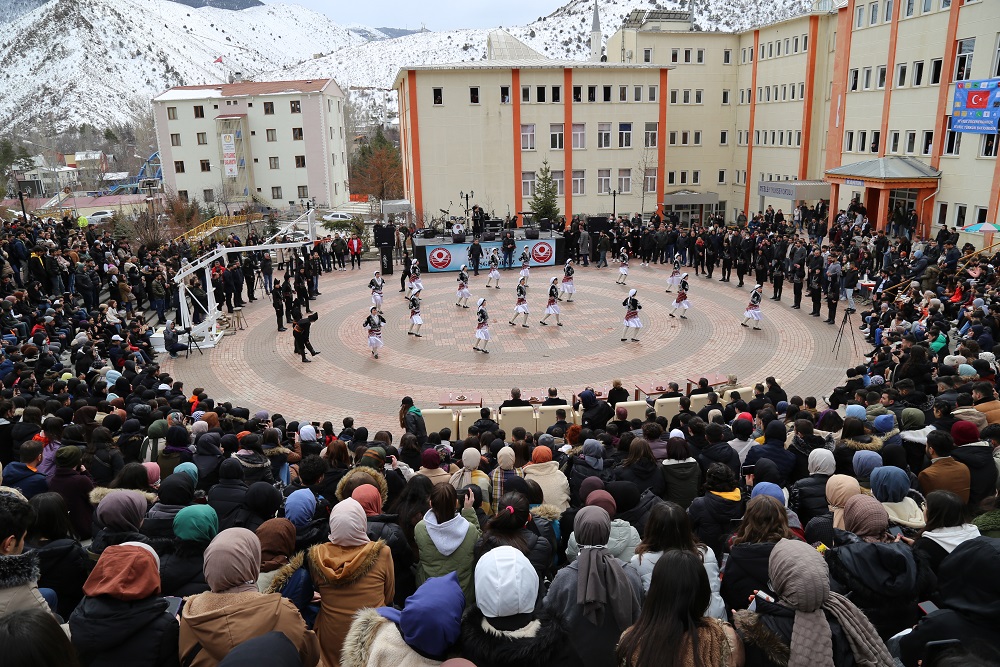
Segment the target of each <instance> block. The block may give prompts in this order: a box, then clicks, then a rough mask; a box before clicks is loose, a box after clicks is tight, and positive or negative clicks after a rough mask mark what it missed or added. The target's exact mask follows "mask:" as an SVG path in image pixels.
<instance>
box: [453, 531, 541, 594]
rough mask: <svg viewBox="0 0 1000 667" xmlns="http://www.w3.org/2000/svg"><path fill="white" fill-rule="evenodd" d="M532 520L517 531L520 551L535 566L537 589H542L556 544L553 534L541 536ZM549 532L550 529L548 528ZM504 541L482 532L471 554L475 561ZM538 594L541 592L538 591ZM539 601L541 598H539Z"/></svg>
mask: <svg viewBox="0 0 1000 667" xmlns="http://www.w3.org/2000/svg"><path fill="white" fill-rule="evenodd" d="M533 523H534V522H529V523H528V526H526V527H524V528H522V529H521V530H520V531H519V534H520V536H521V540H523V541H524V549H522V550H521V551H522V553H524V555H525V556H527V557H528V560H529V561H530V562H531V566H532V567H534V568H535V572H536V573H537V574H538V584H539V586H538V587H539V591H542V590H543V589H544V586H543V584H542V582H543V581H544V579H545V576H546V574H548V572H549V571H550V570H551V569H552V554H553V553H554V552H555V548H556V545H555V544H554V541H553V540H554V538H555V536H554V534H550V536H548V537H543V536H542V535H541V534H539V531H538V527H537V526H535V525H533ZM550 532H551V529H550ZM504 544H505V542H501V541H499V540H497V539H496V538H495V537H492V536H491V535H490V534H489V533H483V535H482V536H481V537H480V538H479V539H478V540H477V541H476V546H475V548H474V549H473V554H474V556H475V559H476V562H477V563H478V562H479V559H480V558H482V557H483V554H485V553H487V552H489V551H490V550H491V549H494V548H496V547H499V546H504ZM539 594H540V595H541V594H542V593H539ZM539 602H541V599H539Z"/></svg>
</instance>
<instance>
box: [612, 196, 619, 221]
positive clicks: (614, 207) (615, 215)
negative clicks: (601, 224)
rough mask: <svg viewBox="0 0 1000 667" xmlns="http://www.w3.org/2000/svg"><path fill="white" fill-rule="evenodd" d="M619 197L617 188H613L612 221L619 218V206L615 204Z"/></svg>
mask: <svg viewBox="0 0 1000 667" xmlns="http://www.w3.org/2000/svg"><path fill="white" fill-rule="evenodd" d="M617 197H618V191H617V190H612V191H611V220H612V221H614V220H615V219H617V218H618V208H617V206H616V204H615V200H616V199H617Z"/></svg>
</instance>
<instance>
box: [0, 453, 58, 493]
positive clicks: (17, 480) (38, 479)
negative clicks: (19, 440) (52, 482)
mask: <svg viewBox="0 0 1000 667" xmlns="http://www.w3.org/2000/svg"><path fill="white" fill-rule="evenodd" d="M3 483H4V484H5V485H6V486H10V487H13V488H15V489H17V490H18V491H20V492H21V493H22V494H24V497H25V498H27V499H28V500H31V499H32V497H34V496H37V495H38V494H39V493H45V492H46V491H48V490H49V481H48V480H47V479H46V478H45V475H43V474H42V473H40V472H38V471H35V470H32V469H31V468H29V467H28V465H27V464H25V463H21V462H20V461H13V462H11V463H8V464H7V465H6V466H5V467H4V469H3Z"/></svg>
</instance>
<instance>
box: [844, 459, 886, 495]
mask: <svg viewBox="0 0 1000 667" xmlns="http://www.w3.org/2000/svg"><path fill="white" fill-rule="evenodd" d="M851 465H852V467H853V468H854V477H856V478H857V480H858V484H859V485H860V486H861V493H864V494H866V495H871V475H872V472H873V471H874V470H875V469H876V468H879V467H881V465H882V457H881V456H880V455H879V454H877V453H875V452H871V451H868V450H865V449H863V450H861V451H857V452H854V458H853V459H852V461H851Z"/></svg>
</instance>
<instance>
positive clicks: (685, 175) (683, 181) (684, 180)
mask: <svg viewBox="0 0 1000 667" xmlns="http://www.w3.org/2000/svg"><path fill="white" fill-rule="evenodd" d="M680 175H681V185H685V184H687V182H688V173H687V172H686V171H682V172H680Z"/></svg>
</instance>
